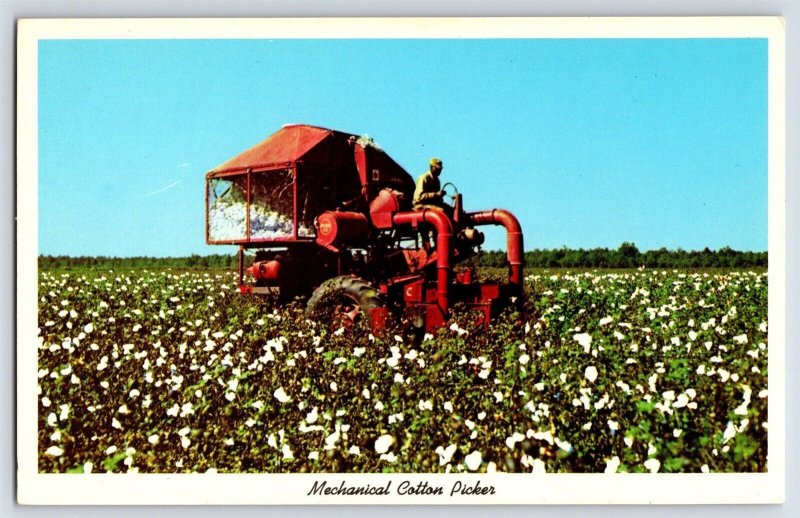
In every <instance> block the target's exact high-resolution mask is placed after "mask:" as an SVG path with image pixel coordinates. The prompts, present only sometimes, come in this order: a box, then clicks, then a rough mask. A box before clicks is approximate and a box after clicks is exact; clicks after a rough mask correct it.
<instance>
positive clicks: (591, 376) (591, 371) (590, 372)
mask: <svg viewBox="0 0 800 518" xmlns="http://www.w3.org/2000/svg"><path fill="white" fill-rule="evenodd" d="M583 375H584V376H585V377H586V379H587V380H589V382H590V383H594V381H595V380H596V379H597V368H596V367H594V366H593V365H590V366H589V367H586V370H585V371H584V372H583Z"/></svg>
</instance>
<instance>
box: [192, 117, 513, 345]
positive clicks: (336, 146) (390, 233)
mask: <svg viewBox="0 0 800 518" xmlns="http://www.w3.org/2000/svg"><path fill="white" fill-rule="evenodd" d="M414 187H415V185H414V180H413V179H412V177H411V176H410V175H409V174H408V173H407V172H406V171H405V170H404V169H403V168H402V167H401V166H400V165H398V164H397V162H395V161H394V160H392V158H391V157H389V155H387V154H386V153H385V152H384V151H383V150H382V149H380V148H379V147H378V146H376V145H375V144H374V143H373V141H372V140H371V139H369V138H368V137H360V138H359V137H358V136H356V135H351V134H348V133H343V132H340V131H333V130H329V129H324V128H319V127H315V126H307V125H287V126H284V127H283V128H282V129H280V130H279V131H278V132H277V133H274V134H273V135H272V136H270V137H269V138H268V139H267V140H265V141H264V142H262V143H260V144H258V145H256V146H254V147H252V148H251V149H248V150H246V151H244V152H243V153H241V154H239V155H238V156H236V157H234V158H232V159H230V160H229V161H227V162H225V163H224V164H222V165H220V166H218V167H216V168H215V169H213V170H212V171H210V172H209V173H207V174H206V242H207V243H208V244H215V245H238V247H239V251H238V284H239V291H240V292H241V293H245V294H269V293H277V294H278V295H279V296H280V297H282V298H284V299H288V298H294V297H298V296H300V297H304V298H306V299H307V308H308V312H309V313H310V314H311V315H312V316H313V317H314V318H317V319H322V318H325V319H329V320H330V321H331V324H334V325H338V324H342V325H350V324H352V323H354V322H356V321H363V322H364V323H366V324H368V325H369V326H370V327H371V329H372V330H373V331H379V330H381V329H383V328H384V327H385V326H386V325H387V322H388V320H389V319H390V318H400V319H403V320H404V321H406V322H409V323H411V324H412V325H413V326H414V327H416V328H417V329H420V330H425V331H427V332H432V331H434V330H436V329H437V328H439V327H442V326H444V325H446V323H447V320H448V317H449V316H450V312H451V308H452V307H453V305H454V304H456V303H463V304H464V305H465V306H467V307H468V308H470V309H472V310H474V311H475V315H476V318H477V319H478V323H479V324H481V325H484V326H488V325H489V322H490V321H491V319H492V317H493V316H494V315H495V314H496V313H497V312H498V311H500V310H501V309H502V308H503V307H504V306H506V305H508V304H509V303H511V302H512V301H514V300H517V299H519V300H521V296H522V277H523V274H522V270H523V245H522V229H521V228H520V225H519V222H518V221H517V218H515V217H514V215H513V214H511V213H510V212H508V211H505V210H502V209H492V210H486V211H479V212H465V211H464V209H463V206H462V199H461V194H458V193H457V191H456V192H455V193H454V194H452V198H453V202H454V207H453V211H452V213H450V212H449V211H448V212H445V211H441V210H435V209H423V210H413V209H412V205H411V201H412V196H413V193H414ZM480 225H501V226H503V227H505V229H506V233H507V265H508V282H507V283H496V282H478V279H477V276H476V272H475V268H474V267H473V266H471V265H463V263H464V261H465V260H466V259H468V258H469V257H471V256H473V255H474V254H475V253H476V248H477V247H478V246H480V244H481V243H482V242H483V234H482V233H480V232H479V231H477V230H475V227H476V226H480ZM459 264H462V266H458V265H459Z"/></svg>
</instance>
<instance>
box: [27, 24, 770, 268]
mask: <svg viewBox="0 0 800 518" xmlns="http://www.w3.org/2000/svg"><path fill="white" fill-rule="evenodd" d="M286 123H306V124H313V125H318V126H324V127H329V128H332V129H338V130H342V131H346V132H350V133H356V134H368V135H370V136H371V137H373V138H374V139H375V141H376V142H377V143H378V144H380V145H381V146H382V147H383V148H384V149H385V150H386V151H387V152H388V153H389V154H390V155H391V156H392V157H393V158H394V159H395V160H396V161H397V162H399V163H400V164H401V165H402V166H404V167H405V168H406V170H408V171H409V173H411V174H412V175H413V176H414V177H416V176H417V175H418V174H419V173H421V172H422V171H423V170H425V169H426V168H427V162H428V160H429V159H430V157H431V156H438V157H441V158H442V159H443V161H444V171H443V176H442V180H443V181H451V182H454V183H455V184H456V185H457V186H458V188H459V190H460V191H461V192H462V193H463V195H464V203H465V205H466V208H467V209H468V210H479V209H488V208H494V207H502V208H506V209H509V210H511V211H512V212H514V213H515V214H516V215H517V217H518V218H519V219H520V222H521V223H522V227H523V231H524V232H525V245H526V248H527V249H531V248H556V247H561V246H568V247H572V248H579V247H582V248H593V247H610V248H616V247H618V246H619V245H620V243H622V242H623V241H632V242H634V243H636V244H637V246H638V247H639V248H640V249H641V250H649V249H654V248H660V247H667V248H678V247H680V248H683V249H702V248H704V247H706V246H707V247H709V248H712V249H718V248H721V247H723V246H730V247H732V248H735V249H740V250H766V249H767V41H766V40H762V39H726V40H721V39H693V40H629V39H625V40H623V39H619V40H589V39H587V40H567V39H563V40H560V39H555V40H275V41H267V40H193V41H187V40H59V41H42V42H40V43H39V252H40V253H41V254H50V255H60V254H67V255H111V256H134V255H149V256H178V255H188V254H191V253H199V254H209V253H227V252H230V251H231V250H232V248H230V247H213V246H208V245H206V244H205V234H204V208H203V204H204V174H205V172H206V171H208V170H210V169H212V168H213V167H215V166H216V165H218V164H220V163H222V162H224V161H225V160H227V159H228V158H231V157H232V156H234V155H236V154H238V153H239V152H241V151H243V150H244V149H246V148H249V147H251V146H252V145H254V144H256V143H258V142H260V141H262V140H263V139H265V138H266V137H268V136H269V135H270V134H272V133H273V132H275V131H277V130H278V129H279V128H280V127H281V126H282V125H283V124H286ZM486 233H487V241H486V245H485V246H484V248H486V249H501V248H503V247H504V243H505V239H504V235H503V231H502V229H499V228H498V229H487V232H486Z"/></svg>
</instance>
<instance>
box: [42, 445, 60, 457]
mask: <svg viewBox="0 0 800 518" xmlns="http://www.w3.org/2000/svg"><path fill="white" fill-rule="evenodd" d="M45 453H47V454H48V455H50V456H51V457H60V456H61V455H62V454H63V453H64V450H62V449H61V448H59V447H58V446H50V447H49V448H47V451H46V452H45Z"/></svg>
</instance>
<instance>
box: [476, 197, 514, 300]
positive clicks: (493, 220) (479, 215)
mask: <svg viewBox="0 0 800 518" xmlns="http://www.w3.org/2000/svg"><path fill="white" fill-rule="evenodd" d="M467 218H468V220H469V221H471V222H472V223H473V224H474V225H503V226H504V227H506V250H507V252H506V254H507V257H508V265H509V272H508V283H509V284H511V285H512V286H514V287H515V289H516V290H517V292H518V294H522V268H523V266H524V262H525V258H524V254H523V250H524V249H523V245H522V227H520V225H519V221H517V218H516V217H515V216H514V215H513V214H511V213H510V212H508V211H507V210H503V209H494V210H484V211H481V212H471V213H469V214H467Z"/></svg>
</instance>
